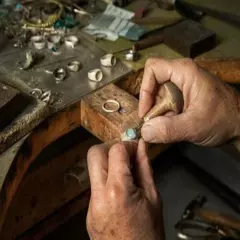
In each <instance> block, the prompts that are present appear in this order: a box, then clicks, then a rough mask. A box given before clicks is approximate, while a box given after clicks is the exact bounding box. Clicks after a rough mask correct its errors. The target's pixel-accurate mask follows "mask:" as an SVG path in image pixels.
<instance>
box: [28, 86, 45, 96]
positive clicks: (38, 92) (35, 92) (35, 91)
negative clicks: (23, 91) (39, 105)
mask: <svg viewBox="0 0 240 240" xmlns="http://www.w3.org/2000/svg"><path fill="white" fill-rule="evenodd" d="M30 94H31V95H33V96H34V97H36V98H40V97H41V96H42V94H43V91H42V90H41V89H39V88H34V89H33V90H32V91H31V92H30Z"/></svg>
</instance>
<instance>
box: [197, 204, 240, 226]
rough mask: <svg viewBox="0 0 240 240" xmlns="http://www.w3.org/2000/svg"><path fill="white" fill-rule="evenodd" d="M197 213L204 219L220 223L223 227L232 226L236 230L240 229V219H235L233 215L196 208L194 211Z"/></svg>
mask: <svg viewBox="0 0 240 240" xmlns="http://www.w3.org/2000/svg"><path fill="white" fill-rule="evenodd" d="M194 213H195V215H196V216H198V217H200V218H202V219H203V220H204V221H206V222H208V223H211V224H216V225H220V226H222V227H227V228H232V229H235V230H239V229H240V219H238V220H237V219H234V218H233V217H230V216H227V215H223V214H220V213H217V212H215V211H211V210H207V209H201V208H199V209H196V210H195V211H194Z"/></svg>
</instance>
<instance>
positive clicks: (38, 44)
mask: <svg viewBox="0 0 240 240" xmlns="http://www.w3.org/2000/svg"><path fill="white" fill-rule="evenodd" d="M31 42H32V44H33V46H34V48H36V49H38V50H41V49H43V48H45V46H46V41H45V38H44V37H43V36H41V35H36V36H33V37H31Z"/></svg>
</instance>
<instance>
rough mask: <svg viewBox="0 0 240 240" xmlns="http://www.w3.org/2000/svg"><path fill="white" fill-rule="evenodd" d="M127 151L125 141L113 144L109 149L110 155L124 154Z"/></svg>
mask: <svg viewBox="0 0 240 240" xmlns="http://www.w3.org/2000/svg"><path fill="white" fill-rule="evenodd" d="M125 152H126V147H125V146H124V144H123V143H117V144H115V145H113V146H112V147H111V149H110V151H109V155H113V156H114V155H116V154H122V153H125Z"/></svg>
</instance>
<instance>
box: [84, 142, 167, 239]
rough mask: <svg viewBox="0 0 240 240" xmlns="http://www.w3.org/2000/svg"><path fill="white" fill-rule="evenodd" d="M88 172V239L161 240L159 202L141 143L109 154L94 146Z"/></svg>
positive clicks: (119, 146)
mask: <svg viewBox="0 0 240 240" xmlns="http://www.w3.org/2000/svg"><path fill="white" fill-rule="evenodd" d="M131 161H133V162H131ZM131 166H133V170H132V168H131ZM88 168H89V175H90V182H91V200H90V204H89V209H88V215H87V229H88V233H89V235H90V238H91V239H97V240H106V239H108V240H119V239H124V240H156V239H158V240H163V239H164V238H163V236H164V232H163V219H162V210H161V204H160V199H159V195H158V192H157V190H156V187H155V184H154V180H153V175H152V170H151V166H150V162H149V159H148V157H147V150H146V145H145V142H144V141H143V140H140V142H139V144H137V143H135V142H124V143H118V144H116V145H114V146H113V147H112V148H111V149H110V150H109V149H108V148H107V147H106V146H104V145H99V146H94V147H93V148H91V149H90V151H89V153H88ZM133 172H134V173H133Z"/></svg>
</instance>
